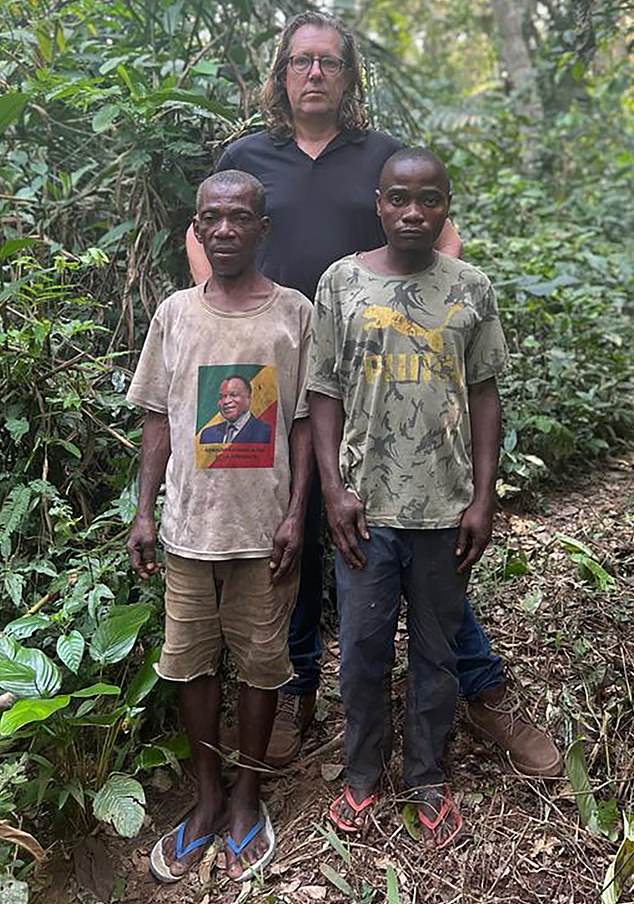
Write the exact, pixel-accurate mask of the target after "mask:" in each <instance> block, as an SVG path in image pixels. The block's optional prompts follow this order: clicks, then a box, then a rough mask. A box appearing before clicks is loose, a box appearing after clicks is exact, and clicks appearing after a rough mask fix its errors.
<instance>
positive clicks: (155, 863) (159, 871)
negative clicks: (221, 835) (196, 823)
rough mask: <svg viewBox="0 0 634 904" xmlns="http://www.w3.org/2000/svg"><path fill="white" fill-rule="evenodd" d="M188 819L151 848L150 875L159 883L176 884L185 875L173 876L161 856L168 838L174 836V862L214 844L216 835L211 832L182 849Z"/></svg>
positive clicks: (163, 856)
mask: <svg viewBox="0 0 634 904" xmlns="http://www.w3.org/2000/svg"><path fill="white" fill-rule="evenodd" d="M188 821H189V820H188V819H184V820H183V822H181V824H180V825H178V826H176V828H175V829H172V830H171V831H170V832H167V833H166V834H165V835H163V837H162V838H159V840H158V841H157V842H156V844H155V845H154V847H153V848H152V853H151V854H150V870H151V871H152V874H153V875H154V876H155V877H156V878H157V879H158V880H159V882H178V881H179V880H180V879H182V878H183V876H184V875H186V873H183V874H182V875H181V876H175V875H173V873H172V871H171V869H170V867H169V864H168V862H167V860H166V859H165V855H164V854H163V842H164V841H166V840H167V839H168V838H171V837H172V836H173V835H176V857H175V860H181V859H182V858H183V857H186V856H187V854H191V852H192V851H197V850H198V849H199V848H202V847H208V846H209V845H210V844H212V843H213V842H214V840H215V839H216V837H217V836H216V835H215V834H214V833H213V832H211V833H210V834H209V835H201V836H200V838H194V840H193V841H190V842H189V844H187V845H185V847H183V841H184V839H185V829H186V828H187V823H188Z"/></svg>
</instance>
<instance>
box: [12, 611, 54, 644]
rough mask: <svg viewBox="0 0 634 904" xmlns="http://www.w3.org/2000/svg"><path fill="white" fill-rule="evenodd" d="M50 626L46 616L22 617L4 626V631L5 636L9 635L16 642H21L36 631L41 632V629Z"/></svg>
mask: <svg viewBox="0 0 634 904" xmlns="http://www.w3.org/2000/svg"><path fill="white" fill-rule="evenodd" d="M50 624H51V620H50V618H48V617H47V616H46V615H23V616H22V617H21V618H16V619H14V620H13V621H11V622H9V624H8V625H5V626H4V631H5V634H10V635H11V637H15V639H16V640H22V639H23V638H25V637H30V636H31V635H32V634H35V632H36V631H41V630H42V628H48V627H49V625H50Z"/></svg>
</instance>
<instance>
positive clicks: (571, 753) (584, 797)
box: [566, 739, 620, 841]
mask: <svg viewBox="0 0 634 904" xmlns="http://www.w3.org/2000/svg"><path fill="white" fill-rule="evenodd" d="M566 774H567V776H568V780H569V781H570V784H571V785H572V790H573V791H574V793H575V799H576V802H577V808H578V810H579V817H580V819H581V824H582V825H583V826H585V827H586V828H587V829H588V831H590V832H592V834H593V835H599V836H601V835H604V836H606V837H607V838H609V839H610V841H616V839H617V838H618V826H619V822H620V820H619V810H618V805H617V802H616V801H615V800H608V801H597V799H596V797H595V796H594V794H593V792H592V788H591V785H590V778H589V776H588V766H587V764H586V756H585V753H584V749H583V741H582V740H581V739H577V740H576V741H574V743H573V744H571V745H570V747H569V748H568V750H567V752H566Z"/></svg>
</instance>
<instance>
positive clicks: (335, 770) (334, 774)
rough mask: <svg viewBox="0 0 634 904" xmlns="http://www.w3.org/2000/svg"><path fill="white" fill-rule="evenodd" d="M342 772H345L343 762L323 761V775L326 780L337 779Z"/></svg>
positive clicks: (332, 780)
mask: <svg viewBox="0 0 634 904" xmlns="http://www.w3.org/2000/svg"><path fill="white" fill-rule="evenodd" d="M342 772H343V764H342V763H322V764H321V777H322V778H323V779H324V781H326V782H334V781H336V780H337V779H338V778H339V776H340V775H341V773H342Z"/></svg>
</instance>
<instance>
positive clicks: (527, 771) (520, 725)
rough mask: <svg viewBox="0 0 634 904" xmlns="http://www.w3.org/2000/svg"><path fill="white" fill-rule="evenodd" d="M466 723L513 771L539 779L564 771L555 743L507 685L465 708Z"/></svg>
mask: <svg viewBox="0 0 634 904" xmlns="http://www.w3.org/2000/svg"><path fill="white" fill-rule="evenodd" d="M467 724H468V725H469V728H470V729H471V731H472V733H473V734H474V735H475V736H476V737H479V738H484V739H486V740H489V741H493V742H494V743H495V744H497V745H498V747H500V748H501V749H502V750H503V751H504V753H505V755H506V757H507V758H508V760H509V762H510V763H511V766H512V767H513V769H515V770H516V772H521V773H522V774H524V775H535V776H537V777H540V778H555V777H556V776H558V775H561V773H562V772H563V760H562V758H561V754H560V753H559V751H558V750H557V748H556V746H555V743H554V741H553V740H552V738H551V737H550V735H549V734H548V732H546V731H544V729H542V728H538V727H537V726H536V725H534V724H533V723H532V722H531V721H530V720H529V718H528V716H527V715H526V713H525V712H523V710H522V708H521V706H520V702H519V700H518V699H517V696H516V695H515V694H513V692H512V691H511V690H510V689H509V688H508V687H507V685H506V684H503V685H502V686H501V687H496V688H494V689H492V690H489V691H484V692H483V693H482V694H480V696H479V697H478V698H477V699H476V700H472V701H471V702H470V703H469V704H468V705H467Z"/></svg>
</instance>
